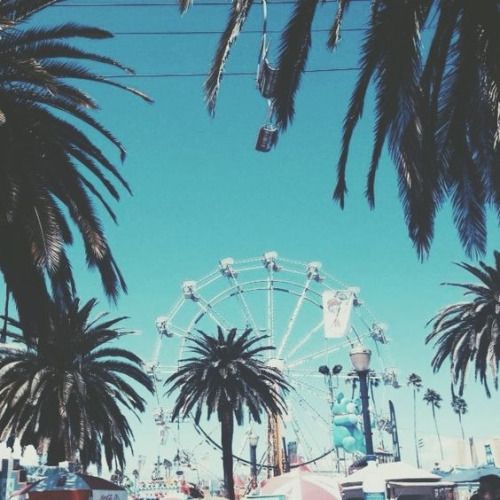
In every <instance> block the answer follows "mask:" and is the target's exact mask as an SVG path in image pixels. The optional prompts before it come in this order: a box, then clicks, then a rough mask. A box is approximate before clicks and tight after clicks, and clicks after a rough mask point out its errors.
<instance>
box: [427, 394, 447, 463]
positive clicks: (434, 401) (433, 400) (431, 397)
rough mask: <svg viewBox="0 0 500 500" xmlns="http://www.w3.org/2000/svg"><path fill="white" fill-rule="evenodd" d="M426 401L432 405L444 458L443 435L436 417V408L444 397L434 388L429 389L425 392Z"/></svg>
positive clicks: (440, 449) (440, 448) (442, 458)
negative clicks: (440, 432)
mask: <svg viewBox="0 0 500 500" xmlns="http://www.w3.org/2000/svg"><path fill="white" fill-rule="evenodd" d="M424 401H425V402H426V403H427V404H428V405H431V409H432V418H433V419H434V426H435V427H436V435H437V438H438V442H439V451H440V453H441V460H444V454H443V444H442V443H441V436H440V435H439V428H438V424H437V419H436V408H437V409H440V408H441V401H443V398H442V397H441V395H440V394H438V393H437V392H436V391H434V390H433V389H427V390H426V391H425V394H424Z"/></svg>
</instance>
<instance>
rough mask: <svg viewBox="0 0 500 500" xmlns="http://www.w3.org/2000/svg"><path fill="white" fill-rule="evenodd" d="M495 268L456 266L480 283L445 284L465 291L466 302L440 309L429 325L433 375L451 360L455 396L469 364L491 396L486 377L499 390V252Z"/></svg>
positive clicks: (496, 255) (496, 253)
mask: <svg viewBox="0 0 500 500" xmlns="http://www.w3.org/2000/svg"><path fill="white" fill-rule="evenodd" d="M494 257H495V267H491V266H488V265H486V264H485V263H484V262H479V266H472V265H470V264H467V263H465V262H462V263H461V264H457V265H458V266H460V267H462V268H463V269H465V270H466V271H468V272H469V273H471V274H472V275H473V276H474V277H475V278H477V279H478V280H479V281H480V282H479V283H477V284H459V283H445V284H446V285H451V286H456V287H459V288H463V289H464V290H465V292H464V295H466V296H469V298H468V300H467V302H460V303H457V304H452V305H451V306H448V307H445V308H444V309H442V310H441V311H440V312H439V313H438V314H436V316H434V318H432V319H431V320H430V321H429V323H431V322H433V324H432V332H431V333H430V334H429V335H428V336H427V338H426V342H431V341H434V347H435V349H436V353H435V355H434V358H433V359H432V367H433V368H434V371H438V370H439V369H440V368H441V366H442V364H443V363H444V361H445V360H447V359H449V360H450V367H451V374H452V381H453V383H454V384H457V385H458V394H459V395H460V396H461V395H462V394H463V390H464V384H465V375H466V372H467V367H468V366H469V363H474V372H475V376H476V379H477V378H479V381H480V383H481V384H483V386H484V388H485V391H486V394H487V395H488V397H490V396H491V393H490V389H489V386H488V376H489V375H491V378H492V380H493V385H494V387H495V389H498V363H499V360H500V335H499V332H500V303H499V299H498V298H499V297H500V252H497V251H495V252H494Z"/></svg>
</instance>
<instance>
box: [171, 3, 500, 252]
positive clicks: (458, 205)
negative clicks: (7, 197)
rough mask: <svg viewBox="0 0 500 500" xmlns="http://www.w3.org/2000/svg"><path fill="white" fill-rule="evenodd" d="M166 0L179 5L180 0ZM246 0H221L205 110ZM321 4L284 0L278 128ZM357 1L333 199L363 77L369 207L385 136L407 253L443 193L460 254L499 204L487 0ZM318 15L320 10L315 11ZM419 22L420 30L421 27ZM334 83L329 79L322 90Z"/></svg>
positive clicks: (418, 242)
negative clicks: (355, 51) (356, 46)
mask: <svg viewBox="0 0 500 500" xmlns="http://www.w3.org/2000/svg"><path fill="white" fill-rule="evenodd" d="M178 1H179V4H180V6H181V10H182V11H185V10H186V9H187V8H188V7H189V5H190V4H191V3H192V0H178ZM352 1H353V0H339V1H338V2H336V4H337V12H336V14H335V15H334V16H333V18H332V19H331V25H330V26H331V27H330V33H329V36H328V42H327V45H328V47H329V48H330V49H334V48H335V47H336V46H337V44H338V42H339V40H340V31H341V24H342V21H343V18H344V15H345V13H346V12H347V10H348V8H349V6H350V4H351V2H352ZM255 3H256V2H254V1H253V0H239V1H233V2H231V3H230V4H229V5H230V6H231V7H230V9H231V12H230V15H229V18H228V21H227V25H226V28H225V30H224V32H223V34H222V35H221V37H220V41H219V44H218V47H217V51H216V53H215V56H214V58H213V62H212V67H211V69H210V72H209V75H208V78H207V80H206V82H205V96H206V102H207V106H208V109H209V111H210V113H212V114H213V113H214V110H215V103H216V99H217V94H218V91H219V87H220V84H221V79H222V75H223V70H224V66H225V62H226V60H227V57H228V55H229V51H230V49H231V46H232V44H233V43H234V41H235V40H236V38H237V36H238V35H239V33H240V32H241V31H242V30H243V27H244V23H245V21H246V19H247V18H248V15H249V13H250V10H251V8H252V6H253V5H254V4H255ZM322 5H326V3H325V2H320V0H296V1H295V7H294V9H293V12H292V14H291V17H290V20H289V22H288V24H287V25H286V27H285V29H284V30H283V33H282V37H281V43H280V46H279V55H278V61H277V65H276V66H277V67H278V68H279V71H278V78H277V83H276V89H275V92H274V95H275V97H274V99H273V111H274V116H275V118H276V123H277V125H278V126H279V127H280V128H281V129H286V128H287V126H288V125H289V124H290V123H291V121H292V119H293V117H294V113H295V96H296V93H297V91H298V89H299V86H300V82H301V78H302V74H303V73H304V71H305V70H306V64H307V59H308V55H309V50H310V48H311V45H312V31H313V25H314V23H313V21H314V18H315V16H316V14H317V12H318V10H319V8H320V6H322ZM366 10H367V12H369V20H368V23H367V25H366V29H365V33H364V41H363V43H362V46H361V56H360V61H359V73H358V79H357V82H356V85H355V87H354V89H353V92H352V96H351V101H350V103H349V106H348V109H347V113H346V115H345V118H344V131H343V138H342V145H341V152H340V158H339V161H338V164H337V176H338V178H337V185H336V187H335V191H334V199H335V200H337V201H338V202H339V204H340V206H341V207H343V206H344V202H345V196H346V193H347V184H346V168H347V161H348V155H349V150H350V145H351V140H352V137H353V133H354V130H355V128H356V126H357V124H358V123H359V121H360V119H361V117H362V115H363V110H364V106H365V104H366V100H367V96H368V95H369V89H370V87H371V85H370V84H371V83H373V84H374V87H375V88H374V92H375V132H374V146H373V153H372V158H371V161H370V165H369V170H368V175H367V183H366V191H365V192H366V197H367V199H368V202H369V204H370V206H372V207H373V206H374V205H375V177H376V173H377V169H378V166H379V162H380V157H381V154H382V151H383V148H384V144H386V143H387V144H388V148H389V151H390V153H391V156H392V158H393V161H394V163H395V167H396V175H397V178H398V185H399V195H400V199H401V204H402V207H403V211H404V215H405V219H406V224H407V227H408V231H409V236H410V238H411V240H412V241H413V243H414V245H415V246H416V249H417V252H418V254H419V256H421V257H422V256H425V255H426V254H427V253H428V252H429V249H430V246H431V242H432V239H433V236H434V221H435V217H436V213H437V211H438V209H439V208H440V207H441V206H442V205H443V201H444V200H445V199H449V200H450V201H451V204H452V207H453V215H454V217H453V219H454V223H455V226H456V228H457V231H458V233H459V237H460V240H461V242H462V245H463V247H464V248H465V250H466V252H467V253H468V254H475V253H484V251H485V248H486V231H487V228H486V222H485V218H486V215H485V212H486V209H487V207H489V206H493V207H494V209H498V207H499V206H500V177H499V173H498V136H499V134H500V125H499V122H498V119H497V111H498V108H499V105H500V92H499V87H500V76H499V75H500V58H499V57H498V54H497V48H498V41H497V34H498V32H499V31H500V21H499V19H498V2H497V0H481V1H480V2H467V1H463V0H447V1H446V2H443V1H439V0H428V1H423V0H421V1H402V0H373V1H371V2H370V6H369V11H368V5H367V6H366ZM318 15H319V16H321V19H322V20H324V17H325V13H321V14H318ZM431 25H433V26H431ZM424 30H427V31H428V33H430V35H429V36H425V37H424V36H423V33H424ZM423 40H428V41H429V44H428V45H427V44H424V43H423ZM334 85H335V84H334ZM335 91H336V90H335V87H332V89H331V92H334V93H335Z"/></svg>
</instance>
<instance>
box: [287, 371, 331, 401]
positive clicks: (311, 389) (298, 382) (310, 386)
mask: <svg viewBox="0 0 500 500" xmlns="http://www.w3.org/2000/svg"><path fill="white" fill-rule="evenodd" d="M288 378H290V379H291V380H292V381H293V382H294V384H295V385H298V386H300V387H305V388H306V389H307V390H308V391H309V392H311V394H316V395H318V396H319V397H328V391H327V390H326V389H320V388H318V387H317V386H315V385H313V384H309V383H307V382H304V378H303V377H298V376H293V375H290V373H288Z"/></svg>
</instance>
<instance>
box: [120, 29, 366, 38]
mask: <svg viewBox="0 0 500 500" xmlns="http://www.w3.org/2000/svg"><path fill="white" fill-rule="evenodd" d="M365 30H366V28H342V31H365ZM282 31H283V30H267V32H266V33H268V34H281V33H282ZM329 32H330V29H328V28H324V29H319V28H318V29H312V30H311V33H329ZM222 33H224V32H223V31H217V30H214V31H115V32H113V35H115V36H192V35H194V36H196V35H202V36H207V35H221V34H222ZM241 35H262V30H245V31H242V32H241V33H240V34H239V36H241Z"/></svg>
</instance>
